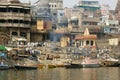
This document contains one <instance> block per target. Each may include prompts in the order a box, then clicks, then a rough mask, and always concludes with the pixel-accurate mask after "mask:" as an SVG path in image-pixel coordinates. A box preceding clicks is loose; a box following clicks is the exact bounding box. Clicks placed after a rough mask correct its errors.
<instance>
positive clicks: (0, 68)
mask: <svg viewBox="0 0 120 80" xmlns="http://www.w3.org/2000/svg"><path fill="white" fill-rule="evenodd" d="M7 69H9V66H0V70H7Z"/></svg>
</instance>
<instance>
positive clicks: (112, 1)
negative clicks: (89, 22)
mask: <svg viewBox="0 0 120 80" xmlns="http://www.w3.org/2000/svg"><path fill="white" fill-rule="evenodd" d="M20 1H21V2H28V1H30V0H20ZM36 1H38V0H31V2H32V3H34V2H36ZM78 1H79V0H63V4H64V7H73V5H75V4H76V3H77V2H78ZM89 1H99V2H100V4H109V6H110V9H115V7H116V3H117V0H89Z"/></svg>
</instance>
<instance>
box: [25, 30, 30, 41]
mask: <svg viewBox="0 0 120 80" xmlns="http://www.w3.org/2000/svg"><path fill="white" fill-rule="evenodd" d="M26 35H27V42H30V31H27V33H26Z"/></svg>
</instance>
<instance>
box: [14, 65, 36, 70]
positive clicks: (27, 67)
mask: <svg viewBox="0 0 120 80" xmlns="http://www.w3.org/2000/svg"><path fill="white" fill-rule="evenodd" d="M14 67H15V69H18V70H20V69H37V68H38V67H37V66H21V65H15V66H14Z"/></svg>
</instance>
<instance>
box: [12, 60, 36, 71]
mask: <svg viewBox="0 0 120 80" xmlns="http://www.w3.org/2000/svg"><path fill="white" fill-rule="evenodd" d="M14 68H15V69H18V70H19V69H37V68H38V64H37V62H36V61H33V60H29V59H23V60H22V61H18V62H17V63H16V64H15V65H14Z"/></svg>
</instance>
